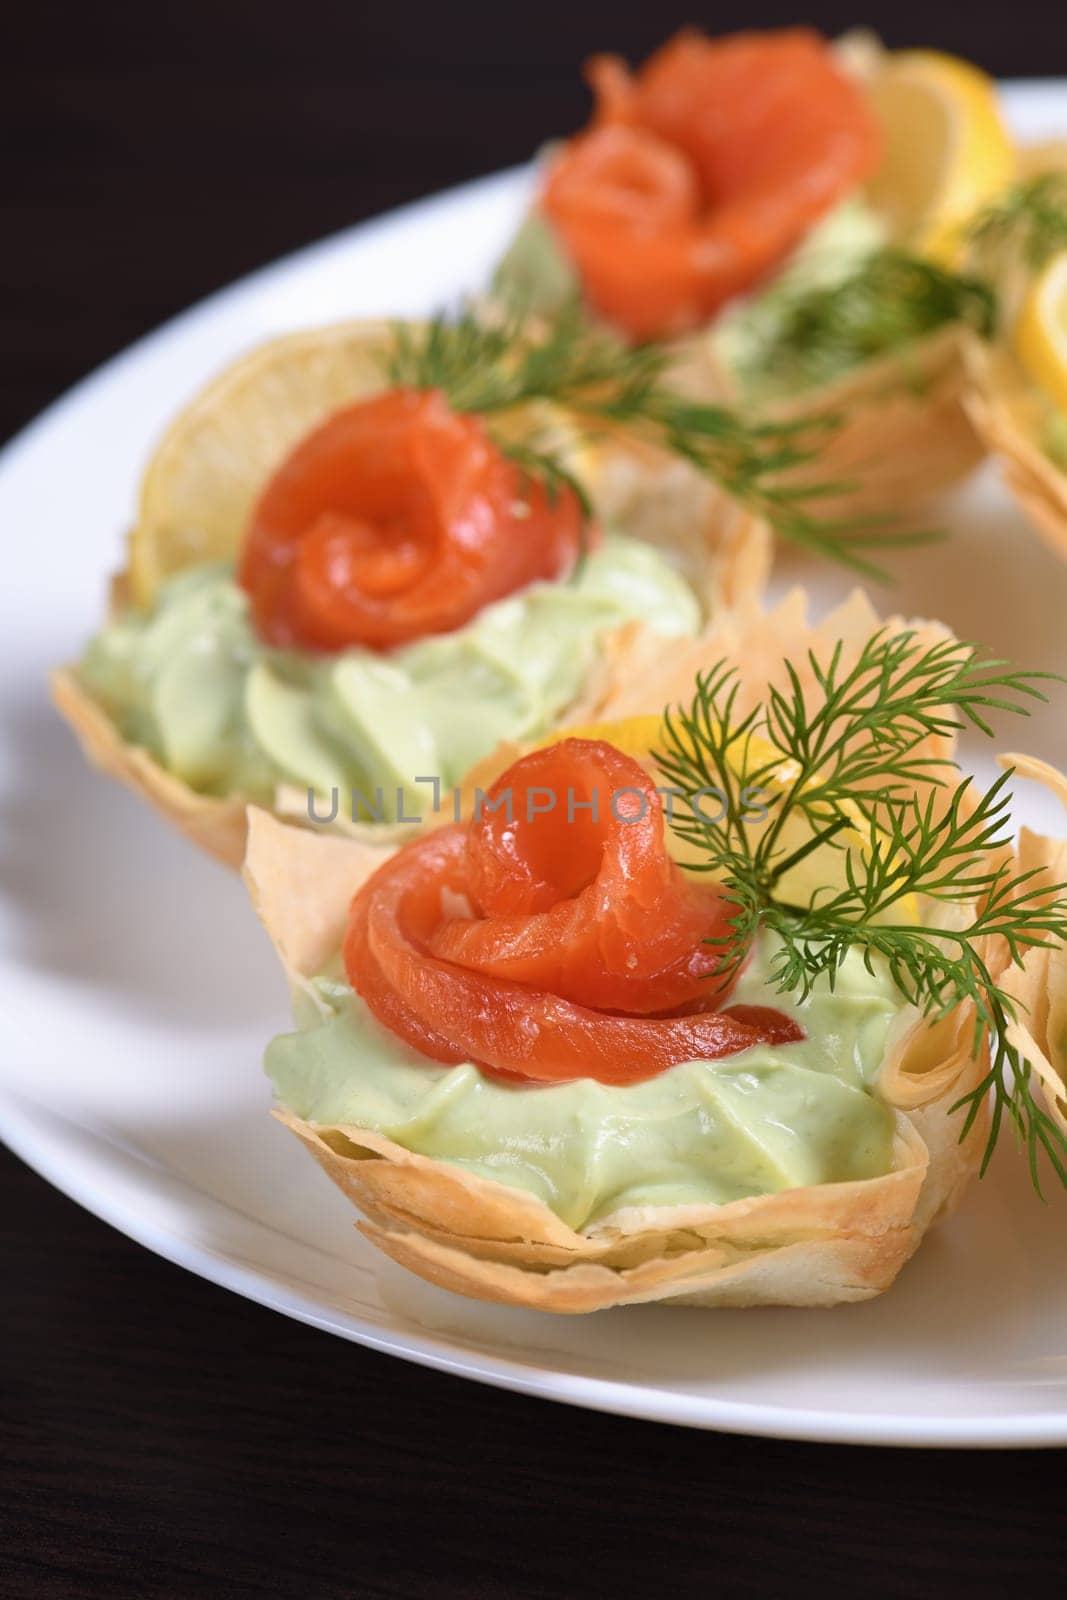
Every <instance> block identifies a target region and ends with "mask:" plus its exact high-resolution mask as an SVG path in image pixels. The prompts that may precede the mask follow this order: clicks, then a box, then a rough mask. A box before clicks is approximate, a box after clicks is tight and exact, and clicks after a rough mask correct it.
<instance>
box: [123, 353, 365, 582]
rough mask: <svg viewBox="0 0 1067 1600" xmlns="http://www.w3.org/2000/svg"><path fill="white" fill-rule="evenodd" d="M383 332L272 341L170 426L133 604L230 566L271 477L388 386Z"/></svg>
mask: <svg viewBox="0 0 1067 1600" xmlns="http://www.w3.org/2000/svg"><path fill="white" fill-rule="evenodd" d="M386 334H387V329H386V327H385V325H384V324H382V323H373V322H349V323H342V324H339V325H336V326H333V327H329V328H321V329H316V330H314V331H311V332H307V333H296V334H291V335H290V336H288V337H286V338H282V339H275V340H272V341H271V342H270V343H269V344H264V345H261V346H259V347H258V348H257V349H255V350H253V351H251V352H250V353H249V354H248V355H246V356H244V357H242V358H241V359H240V360H238V361H236V362H235V363H234V364H233V365H232V366H229V367H227V368H226V369H225V370H224V371H223V372H222V373H220V375H219V376H218V377H217V378H216V379H215V380H214V381H213V382H212V383H210V384H209V385H208V386H207V388H206V389H203V390H202V391H201V392H200V394H198V395H197V396H196V398H195V399H194V400H193V401H192V402H191V403H190V404H189V405H188V406H186V408H185V410H184V411H182V412H181V413H180V415H179V416H177V417H176V418H175V420H174V421H173V422H172V423H171V425H170V427H169V428H168V429H167V431H166V433H165V434H164V435H163V438H162V439H161V440H160V442H159V445H158V446H157V448H156V450H155V453H154V455H153V456H152V459H151V460H150V462H149V464H148V468H147V470H146V472H145V475H144V479H143V480H142V484H141V497H140V506H139V510H138V516H137V523H136V526H135V527H134V530H133V532H132V533H131V535H130V540H129V579H130V587H131V594H132V598H133V599H134V600H135V601H136V602H137V603H138V604H139V605H147V604H148V603H149V602H150V601H151V599H152V597H153V595H154V594H155V591H156V589H157V588H158V586H159V585H160V583H162V582H163V581H164V580H165V579H166V578H168V577H170V576H171V574H173V573H175V572H179V571H181V570H182V569H183V568H185V567H188V566H193V565H195V564H198V563H200V562H205V561H216V560H222V559H225V558H229V557H232V556H233V555H234V554H235V553H236V551H237V548H238V545H239V543H240V539H241V535H242V533H243V531H244V527H245V524H246V522H247V520H248V515H249V512H250V511H251V508H252V505H253V503H254V502H255V500H256V497H257V496H258V494H259V493H260V491H261V489H262V488H263V486H264V484H265V483H266V481H267V479H268V478H269V476H270V474H271V473H272V472H273V471H274V469H275V468H276V467H277V466H278V465H279V464H280V463H281V461H282V460H284V458H285V456H286V455H287V454H288V453H289V451H290V450H291V449H292V448H293V446H294V445H296V444H297V443H298V442H299V440H300V439H302V438H303V437H304V435H305V434H307V433H309V432H310V430H311V429H312V428H314V427H315V426H316V425H317V424H318V423H320V422H322V421H323V419H324V418H325V417H327V416H328V415H329V414H330V412H331V411H335V410H337V408H338V407H339V406H342V405H345V404H347V403H349V402H350V401H353V400H358V399H361V398H363V397H364V396H366V395H369V394H373V393H374V392H375V391H376V390H378V389H381V388H383V387H384V385H385V371H384V352H385V339H386Z"/></svg>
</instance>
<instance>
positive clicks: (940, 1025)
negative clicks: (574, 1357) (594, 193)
mask: <svg viewBox="0 0 1067 1600" xmlns="http://www.w3.org/2000/svg"><path fill="white" fill-rule="evenodd" d="M890 626H894V624H890ZM895 626H898V627H899V626H901V624H899V623H897V624H895ZM877 627H878V622H877V619H876V617H875V616H874V614H873V612H872V611H871V609H870V606H869V605H868V604H867V602H866V601H865V600H864V599H862V598H861V597H856V598H854V599H853V600H852V601H851V602H849V603H848V604H847V605H845V606H843V607H841V608H840V609H839V610H838V611H837V612H836V613H834V614H833V615H831V616H830V617H828V618H827V619H826V620H825V621H824V622H823V623H822V624H821V625H819V626H813V625H812V624H810V623H809V622H808V620H807V615H806V603H805V600H804V598H803V597H802V596H793V597H791V598H790V599H789V600H788V601H786V602H785V603H784V604H783V605H782V606H780V607H779V608H778V609H777V611H775V612H773V613H771V614H770V615H759V614H757V613H755V612H754V611H753V612H752V614H751V615H750V616H749V617H748V618H747V620H746V619H740V618H738V617H737V616H736V615H735V616H733V617H730V618H726V619H724V620H723V621H722V622H721V623H719V624H715V623H713V624H712V626H711V628H710V629H709V631H708V635H707V637H706V638H705V639H703V640H702V641H701V642H700V644H699V645H698V646H694V647H691V648H689V649H681V650H679V651H678V652H676V657H677V659H675V660H672V661H669V662H665V661H664V660H663V652H662V651H661V652H660V661H659V671H658V673H657V670H656V665H655V663H654V661H653V660H652V658H651V655H650V657H649V659H648V661H647V663H646V668H647V670H646V672H645V675H644V681H643V682H642V683H640V684H639V685H638V684H632V685H631V687H630V688H628V689H626V690H621V691H620V694H619V696H618V699H617V702H616V707H615V708H613V709H618V710H619V712H620V714H629V713H630V712H631V711H636V712H646V711H648V710H649V709H655V710H657V711H658V710H659V709H660V708H661V707H662V705H663V704H664V703H665V701H667V700H670V699H671V698H673V697H676V696H678V695H684V694H685V692H686V690H687V689H689V688H691V685H692V679H693V673H694V671H695V670H696V669H697V668H699V667H702V666H705V667H706V666H709V665H711V664H712V663H714V662H716V661H718V660H720V659H722V658H723V657H727V658H729V659H732V660H733V661H735V662H736V663H737V665H738V667H739V668H740V671H741V673H742V682H743V691H742V692H743V695H744V697H745V698H746V700H752V701H756V700H758V699H760V698H761V697H762V696H763V694H764V692H765V690H766V688H767V686H768V684H769V683H771V682H773V683H775V684H778V685H782V683H783V668H782V660H783V657H784V656H788V657H789V658H790V659H792V660H793V661H794V662H797V663H800V664H803V663H805V662H806V661H807V660H808V651H809V649H810V650H812V651H816V652H817V651H818V650H820V648H822V647H824V646H826V645H827V644H829V643H831V642H836V641H838V640H840V641H842V649H843V652H844V655H845V656H847V655H848V654H849V653H850V652H858V650H859V649H860V648H861V646H862V644H863V642H864V641H865V640H866V639H867V638H868V637H869V636H870V634H871V633H872V632H873V631H874V630H875V629H876V628H877ZM919 627H920V628H922V629H925V628H926V625H919ZM928 631H929V634H930V637H931V639H937V638H939V637H944V634H943V630H938V629H936V628H929V629H928ZM800 670H801V671H802V672H803V671H805V670H806V669H805V668H804V667H803V665H801V669H800ZM806 687H807V688H810V687H811V685H809V684H806ZM658 695H661V696H662V698H659V699H657V698H656V696H658ZM927 753H929V754H935V755H939V756H940V755H942V754H944V753H945V748H944V744H943V741H938V743H937V744H936V746H934V745H932V746H931V749H930V751H928V752H927ZM501 764H502V765H507V760H506V759H505V760H504V761H503V762H502V763H501ZM387 854H388V847H385V846H375V845H373V844H371V843H368V842H367V841H364V840H346V839H340V838H335V837H325V836H315V835H313V834H312V833H310V832H308V831H306V830H297V829H293V828H290V827H286V826H285V825H283V824H282V823H280V822H278V821H277V820H276V819H274V818H272V817H270V816H269V815H267V814H266V813H264V812H261V811H253V812H252V813H251V815H250V820H249V841H248V854H247V857H246V862H245V877H246V881H247V884H248V887H249V890H250V893H251V896H252V899H253V902H254V904H255V907H256V910H257V911H258V913H259V916H260V917H261V919H262V921H263V923H264V926H265V927H266V930H267V932H268V934H269V936H270V938H271V939H272V941H273V943H274V945H275V948H276V950H277V952H278V954H279V957H280V959H281V961H282V964H283V967H284V969H285V971H286V974H287V977H288V979H289V982H290V984H291V986H292V987H293V989H294V991H296V992H297V993H298V994H299V995H300V996H301V1004H302V1005H308V1004H310V1005H315V1004H316V1003H318V1002H317V1001H316V990H315V988H314V987H313V985H312V982H311V980H312V979H313V978H314V977H315V976H316V975H317V974H320V973H322V972H323V971H324V970H327V967H328V964H329V962H330V961H331V959H332V958H334V957H335V956H336V953H337V951H338V949H339V947H340V944H341V941H342V938H343V934H344V930H345V926H346V920H347V917H348V911H349V906H350V903H351V900H352V897H353V895H354V894H355V893H356V891H357V890H358V889H359V888H360V886H361V885H362V884H363V883H364V882H365V880H366V879H367V878H368V877H369V876H370V874H371V873H373V872H374V871H375V869H376V868H377V867H378V866H379V865H380V864H381V863H382V861H383V860H385V859H386V855H387ZM953 910H954V908H951V907H950V908H948V911H947V912H946V913H945V914H946V915H948V916H951V915H952V914H953ZM986 956H987V959H988V961H989V963H990V967H991V970H993V969H996V970H999V969H1000V967H1001V965H1002V964H1003V962H1006V960H1007V955H1006V953H1004V954H1003V956H1002V958H1001V956H999V955H998V954H997V953H996V952H993V951H987V952H986ZM987 1070H988V1056H987V1052H986V1051H985V1050H984V1049H979V1050H978V1052H977V1054H976V1053H975V1029H974V1014H973V1011H972V1010H971V1008H970V1007H969V1006H960V1007H958V1008H956V1009H955V1010H954V1011H952V1012H950V1013H949V1014H947V1015H946V1016H944V1017H942V1018H941V1019H940V1020H938V1021H937V1022H935V1023H934V1024H933V1025H931V1024H930V1023H929V1022H928V1020H926V1019H925V1018H923V1017H921V1016H919V1015H918V1013H917V1012H915V1011H914V1010H913V1009H910V1008H909V1007H907V1006H906V1005H904V1003H903V1002H902V1007H901V1013H900V1014H899V1016H898V1017H897V1019H896V1021H895V1022H894V1024H893V1026H892V1029H891V1031H890V1034H889V1043H888V1046H887V1050H886V1055H885V1057H884V1060H883V1062H882V1066H881V1068H880V1070H879V1073H878V1077H877V1081H876V1092H877V1093H878V1094H879V1095H880V1097H881V1098H882V1099H883V1100H884V1101H885V1102H886V1103H887V1104H888V1105H889V1107H890V1108H891V1112H892V1117H893V1133H892V1154H891V1164H890V1166H889V1169H888V1170H887V1171H885V1172H884V1173H883V1174H882V1175H880V1176H875V1177H871V1178H867V1179H863V1180H860V1181H842V1182H835V1183H820V1184H816V1185H814V1186H809V1187H796V1188H787V1189H783V1190H780V1191H779V1192H774V1193H764V1194H756V1195H753V1196H751V1197H749V1198H743V1199H738V1200H734V1201H731V1202H730V1203H726V1204H711V1203H706V1204H685V1205H631V1206H627V1207H625V1208H623V1209H620V1210H616V1211H614V1212H613V1213H611V1214H607V1215H604V1216H602V1217H600V1218H599V1219H598V1220H596V1221H595V1222H594V1223H592V1224H590V1225H588V1226H586V1227H584V1228H578V1229H576V1228H573V1227H571V1226H570V1225H568V1224H567V1223H566V1222H564V1221H563V1220H561V1218H560V1217H559V1216H557V1215H556V1214H555V1213H554V1212H553V1211H552V1210H551V1209H550V1208H549V1207H548V1206H547V1205H546V1204H544V1203H543V1202H542V1201H541V1200H540V1199H539V1198H538V1197H536V1196H534V1195H533V1194H532V1193H529V1192H526V1191H522V1190H519V1189H517V1188H513V1187H510V1186H508V1185H506V1184H504V1183H500V1182H497V1181H494V1180H491V1179H488V1178H485V1177H482V1176H480V1175H475V1174H472V1173H471V1172H469V1171H465V1170H463V1169H462V1168H461V1167H459V1166H456V1165H451V1164H449V1162H447V1161H445V1160H440V1159H431V1158H429V1157H427V1156H424V1155H420V1154H415V1153H413V1152H411V1151H409V1150H407V1149H405V1148H403V1147H402V1146H401V1145H399V1144H397V1143H396V1142H395V1141H393V1140H392V1139H390V1138H388V1137H386V1136H385V1135H383V1134H382V1133H381V1132H378V1131H375V1130H374V1129H371V1128H367V1127H357V1126H348V1125H330V1126H327V1125H322V1124H314V1123H311V1122H309V1121H306V1120H302V1119H301V1118H300V1117H297V1116H294V1115H293V1114H292V1113H291V1112H290V1111H288V1110H287V1109H285V1108H284V1107H280V1108H279V1109H278V1111H277V1113H276V1114H277V1115H278V1116H279V1118H280V1120H281V1121H282V1122H283V1123H284V1124H285V1125H286V1126H287V1127H288V1128H290V1129H291V1130H292V1132H293V1133H295V1134H296V1135H297V1137H298V1138H299V1139H300V1140H301V1142H302V1143H303V1144H304V1145H305V1146H306V1147H307V1149H308V1150H309V1151H310V1153H311V1154H312V1155H313V1156H314V1157H315V1159H316V1160H317V1161H318V1162H319V1164H320V1165H321V1166H322V1168H323V1170H324V1171H325V1172H326V1173H327V1174H328V1176H329V1177H331V1178H332V1179H333V1181H334V1182H335V1183H336V1184H337V1185H338V1187H339V1188H341V1189H342V1190H343V1191H344V1193H345V1194H346V1195H347V1196H348V1198H349V1199H350V1200H351V1201H352V1202H353V1204H354V1205H355V1206H356V1207H357V1209H358V1210H359V1212H360V1213H361V1220H360V1222H359V1224H358V1226H359V1227H360V1229H361V1231H362V1232H363V1233H364V1235H365V1236H366V1237H367V1238H368V1239H369V1240H370V1241H371V1242H372V1243H373V1244H375V1245H376V1246H377V1247H378V1248H379V1249H380V1250H382V1251H383V1252H384V1253H385V1254H386V1255H388V1256H391V1257H392V1258H393V1259H394V1260H395V1261H397V1262H399V1263H401V1264H402V1265H404V1266H406V1267H408V1268H410V1269H411V1270H412V1271H413V1272H415V1273H417V1274H418V1275H420V1276H421V1277H423V1278H425V1279H427V1280H429V1281H430V1282H432V1283H434V1284H437V1285H439V1286H441V1287H443V1288H446V1289H451V1290H453V1291H455V1292H457V1293H459V1294H463V1295H467V1296H471V1297H473V1298H476V1299H484V1300H492V1301H499V1302H502V1303H505V1304H509V1305H515V1306H525V1307H530V1308H534V1309H538V1310H544V1311H555V1312H568V1313H576V1312H588V1311H596V1310H600V1309H603V1308H606V1307H609V1306H616V1305H628V1304H638V1303H643V1302H649V1301H666V1302H673V1303H676V1304H679V1305H695V1306H716V1305H717V1306H754V1305H792V1306H831V1305H836V1304H839V1303H842V1302H846V1301H858V1300H866V1299H869V1298H871V1297H873V1296H875V1295H877V1294H879V1293H881V1292H882V1291H883V1290H884V1289H886V1288H888V1287H889V1285H890V1284H891V1283H892V1282H893V1280H894V1278H895V1277H896V1275H897V1273H898V1272H899V1271H900V1269H901V1267H902V1266H903V1265H904V1263H905V1262H906V1261H907V1260H908V1258H909V1257H910V1256H911V1255H912V1254H913V1253H914V1251H915V1250H916V1249H917V1247H918V1245H919V1244H920V1242H921V1240H922V1238H923V1235H924V1234H925V1232H926V1230H927V1229H928V1228H929V1227H930V1226H931V1224H932V1223H933V1222H934V1221H935V1220H937V1219H938V1218H939V1217H941V1216H942V1215H944V1214H945V1213H946V1212H947V1211H948V1210H949V1209H950V1208H951V1206H952V1205H953V1204H954V1203H955V1201H956V1200H957V1198H958V1197H959V1195H960V1194H961V1192H962V1191H963V1189H964V1188H965V1186H966V1184H967V1183H968V1181H969V1180H970V1178H971V1177H972V1176H973V1174H974V1172H975V1170H976V1168H977V1166H978V1163H979V1159H980V1156H981V1153H982V1149H983V1147H984V1144H985V1135H986V1132H987V1128H988V1118H987V1113H986V1111H985V1108H984V1107H983V1108H981V1109H980V1110H979V1112H978V1114H977V1116H976V1117H975V1119H974V1123H973V1125H972V1127H971V1129H970V1131H969V1133H968V1134H967V1136H966V1137H965V1138H963V1139H961V1130H962V1127H963V1121H962V1113H961V1111H960V1110H959V1109H958V1108H957V1107H958V1102H959V1101H960V1100H961V1098H962V1097H963V1096H965V1095H967V1094H968V1093H969V1092H970V1091H971V1090H973V1089H974V1088H975V1087H976V1085H978V1084H979V1083H980V1082H981V1080H982V1078H983V1076H984V1075H985V1073H986V1071H987ZM352 1071H353V1073H358V1072H359V1062H358V1061H353V1063H352ZM514 1092H515V1093H518V1094H522V1093H536V1092H537V1091H536V1089H534V1090H524V1089H522V1088H517V1089H516V1090H515V1091H514Z"/></svg>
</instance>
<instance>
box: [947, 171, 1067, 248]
mask: <svg viewBox="0 0 1067 1600" xmlns="http://www.w3.org/2000/svg"><path fill="white" fill-rule="evenodd" d="M968 239H969V243H970V246H971V249H972V251H973V252H975V253H976V254H977V256H978V257H979V259H981V258H983V257H985V258H989V257H992V259H994V260H997V259H998V258H1001V257H1002V256H1003V254H1004V253H1011V254H1013V255H1016V256H1017V257H1018V258H1020V259H1021V260H1022V261H1023V263H1024V265H1025V266H1026V267H1027V268H1028V269H1029V270H1030V271H1031V272H1036V271H1040V269H1041V268H1042V267H1043V266H1045V265H1046V263H1047V262H1048V261H1050V260H1051V259H1052V257H1053V256H1054V255H1057V254H1058V253H1059V251H1061V250H1067V172H1042V173H1039V174H1038V176H1037V177H1034V178H1028V179H1026V180H1025V182H1023V183H1017V184H1014V185H1013V186H1012V187H1011V188H1010V189H1008V190H1007V191H1006V193H1005V194H1003V195H1002V196H1001V197H1000V199H998V200H996V201H994V202H993V203H992V204H991V205H988V206H986V207H985V208H984V209H983V210H982V211H980V212H979V213H978V215H977V216H976V217H975V218H974V220H973V222H972V223H971V225H970V228H969V229H968Z"/></svg>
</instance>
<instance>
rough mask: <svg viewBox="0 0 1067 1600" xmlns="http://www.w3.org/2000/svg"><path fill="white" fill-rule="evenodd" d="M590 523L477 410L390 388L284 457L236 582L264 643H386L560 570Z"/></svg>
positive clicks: (447, 626) (454, 622)
mask: <svg viewBox="0 0 1067 1600" xmlns="http://www.w3.org/2000/svg"><path fill="white" fill-rule="evenodd" d="M582 520H583V519H582V510H581V507H580V506H579V504H578V501H577V498H576V496H575V495H574V494H573V492H572V491H570V490H569V489H567V488H565V487H561V488H560V489H559V490H558V492H555V493H553V494H552V495H549V494H548V492H547V491H546V489H545V488H544V486H543V485H541V484H540V483H537V482H535V481H533V480H532V479H530V478H528V477H527V476H526V475H525V474H524V473H523V472H522V471H521V470H520V469H519V468H518V467H517V466H516V465H515V464H514V463H513V462H511V461H509V460H508V459H507V458H506V457H505V456H504V455H503V454H502V453H501V451H500V450H499V449H498V447H497V446H496V445H495V444H494V442H493V441H492V439H491V438H490V437H489V435H488V433H487V432H486V428H485V425H484V423H483V421H482V420H481V419H480V418H478V417H475V416H469V415H460V414H457V413H456V412H453V411H452V410H451V409H450V408H449V406H448V405H447V403H446V401H445V400H444V397H443V396H442V395H441V394H439V393H438V392H436V391H434V390H425V391H424V390H413V389H393V390H389V391H387V392H386V393H384V394H381V395H377V396H375V397H373V398H372V399H369V400H361V401H358V402H357V403H356V404H354V405H350V406H346V407H344V408H343V409H342V410H340V411H337V412H335V413H334V414H333V416H331V417H328V418H327V420H326V421H325V422H324V423H322V424H321V426H319V427H317V428H316V429H315V430H314V431H313V432H312V433H311V434H309V435H308V437H307V438H305V439H304V440H303V441H302V442H301V443H300V444H298V445H297V447H296V448H295V449H294V450H293V451H292V452H291V453H290V455H289V456H288V457H287V458H286V460H285V461H284V462H283V463H282V465H281V466H280V467H279V468H278V470H277V471H276V472H275V474H274V476H273V477H272V478H271V480H270V482H269V483H268V484H267V486H266V488H265V489H264V491H263V493H262V495H261V496H260V499H259V501H258V503H257V504H256V506H255V508H254V509H253V512H252V515H251V518H250V521H249V526H248V530H247V533H246V536H245V542H244V549H243V554H242V559H241V565H240V572H239V578H240V582H241V584H242V585H243V587H244V588H245V589H246V590H247V591H248V593H249V595H250V596H251V602H252V614H253V617H254V620H255V623H256V626H257V629H258V631H259V633H260V634H261V636H262V637H263V638H264V639H266V640H267V642H268V643H269V644H272V645H278V646H286V645H298V646H303V647H304V648H306V649H310V650H323V651H333V650H343V649H345V648H347V647H349V646H352V645H363V646H365V647H367V648H370V649H373V650H388V649H391V648H393V647H395V646H397V645H402V644H406V643H409V642H410V641H411V640H413V639H419V638H422V637H424V636H425V635H428V634H438V633H448V632H451V631H452V630H453V629H455V628H459V627H462V625H463V624H464V623H465V622H469V621H470V619H471V618H472V617H474V616H475V615H476V614H477V613H478V612H479V611H480V610H481V609H482V607H483V606H485V605H487V604H489V603H490V602H491V601H493V600H499V599H501V598H503V596H505V595H508V594H512V593H514V592H515V591H516V590H517V589H520V588H525V587H526V585H527V584H530V583H532V582H534V580H535V579H538V578H558V577H561V576H562V575H563V574H564V573H565V572H566V571H568V570H569V568H570V567H571V566H572V565H573V563H574V560H575V558H576V556H577V553H578V548H579V543H580V540H581V537H582Z"/></svg>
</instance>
